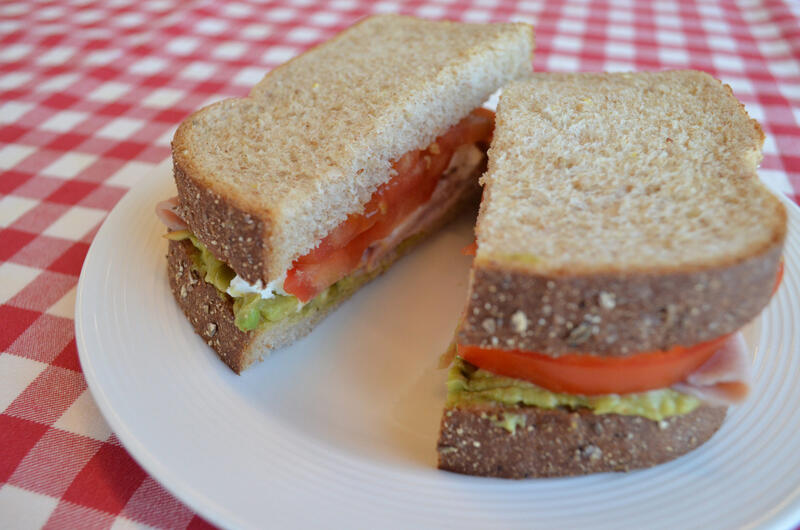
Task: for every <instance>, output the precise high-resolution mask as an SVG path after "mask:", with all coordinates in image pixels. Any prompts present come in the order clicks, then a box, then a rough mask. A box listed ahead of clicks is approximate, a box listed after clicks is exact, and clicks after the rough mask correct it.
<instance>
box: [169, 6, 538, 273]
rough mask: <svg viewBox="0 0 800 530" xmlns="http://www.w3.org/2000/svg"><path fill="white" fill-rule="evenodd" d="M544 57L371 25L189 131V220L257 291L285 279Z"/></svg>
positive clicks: (488, 32)
mask: <svg viewBox="0 0 800 530" xmlns="http://www.w3.org/2000/svg"><path fill="white" fill-rule="evenodd" d="M532 51H533V35H532V29H531V28H530V26H527V25H525V24H460V23H453V22H433V21H427V20H421V19H416V18H412V17H406V16H396V15H385V16H375V17H371V18H368V19H365V20H363V21H361V22H360V23H358V24H356V25H355V26H353V27H351V28H349V29H347V30H346V31H344V32H342V33H341V34H339V35H338V36H337V37H335V38H334V39H332V40H330V41H329V42H327V43H324V44H322V45H320V46H318V47H316V48H314V49H312V50H310V51H309V52H307V53H305V54H303V55H301V56H299V57H297V58H295V59H293V60H291V61H289V62H288V63H286V64H284V65H282V66H280V67H278V68H276V69H274V70H273V71H272V72H270V73H269V74H268V75H267V76H266V77H265V78H264V79H263V80H262V81H261V82H260V83H259V84H258V85H256V86H255V87H254V88H253V90H252V91H251V93H250V96H249V97H247V98H243V99H229V100H225V101H221V102H219V103H216V104H213V105H211V106H209V107H206V108H204V109H202V110H200V111H198V112H196V113H194V114H192V115H191V116H190V117H189V118H187V119H186V120H185V121H184V122H183V123H182V124H181V126H180V127H179V128H178V131H177V132H176V134H175V137H174V140H173V142H172V153H173V159H174V173H175V180H176V184H177V188H178V196H179V202H180V211H181V214H182V217H183V218H184V219H185V220H186V222H187V223H188V225H189V227H190V228H191V230H192V231H193V232H194V233H195V234H196V235H197V237H198V238H199V239H200V240H201V241H202V242H203V243H204V244H205V245H206V246H207V247H208V248H209V250H211V252H212V253H213V254H214V255H215V256H217V257H218V258H219V259H220V260H222V261H224V262H226V263H227V264H229V265H230V266H231V267H232V268H233V269H234V270H235V271H236V272H237V273H238V274H239V275H240V276H241V277H243V278H244V279H245V280H247V281H249V282H251V283H255V282H257V281H258V280H262V281H264V282H265V283H266V282H268V281H271V280H276V279H280V278H281V277H282V275H283V274H284V273H285V272H286V270H287V269H288V268H289V267H290V265H291V263H292V261H293V260H294V259H296V258H297V257H299V256H301V255H303V254H305V253H307V252H308V251H309V250H311V249H312V248H313V247H314V246H315V245H316V244H317V243H318V241H319V240H320V239H321V238H322V237H324V236H325V235H326V234H327V233H329V232H330V231H331V230H332V229H333V228H334V227H335V226H337V225H338V224H340V223H341V222H342V221H344V220H345V219H346V217H347V216H348V215H349V214H351V213H354V212H360V211H362V208H363V205H364V204H365V203H366V202H367V201H368V200H369V198H370V196H371V194H372V193H373V192H374V191H375V189H376V188H377V187H378V185H380V184H382V183H384V182H386V181H388V180H389V178H390V177H391V173H392V170H391V164H392V161H393V160H396V159H397V158H398V157H400V156H401V155H403V154H404V153H406V152H408V151H411V150H416V149H422V148H425V147H427V146H428V145H429V144H430V143H431V142H432V141H433V140H434V139H435V138H436V137H437V136H439V135H441V134H442V133H444V132H445V131H446V130H447V129H449V128H450V127H451V126H453V125H454V124H456V123H457V122H458V121H459V120H461V119H462V118H463V117H464V116H466V115H467V114H468V113H469V112H470V111H471V110H473V109H474V108H476V107H479V106H480V105H481V104H482V103H483V102H484V101H485V100H486V99H487V98H488V97H489V95H490V94H492V93H493V92H494V91H495V90H497V89H498V88H500V87H501V86H503V85H504V84H506V83H507V82H509V81H511V80H513V79H517V78H520V77H523V76H525V75H527V74H529V73H530V69H531V55H532Z"/></svg>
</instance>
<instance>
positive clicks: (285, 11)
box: [265, 7, 297, 22]
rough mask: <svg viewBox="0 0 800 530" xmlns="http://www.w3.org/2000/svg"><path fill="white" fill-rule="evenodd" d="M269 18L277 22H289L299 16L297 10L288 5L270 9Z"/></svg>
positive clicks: (267, 14)
mask: <svg viewBox="0 0 800 530" xmlns="http://www.w3.org/2000/svg"><path fill="white" fill-rule="evenodd" d="M265 15H266V18H267V20H272V21H275V22H288V21H290V20H292V19H293V18H294V17H296V16H297V11H295V10H294V9H289V8H288V7H278V8H272V9H269V10H268V11H267V12H266V13H265Z"/></svg>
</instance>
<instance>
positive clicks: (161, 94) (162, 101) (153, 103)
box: [142, 88, 186, 109]
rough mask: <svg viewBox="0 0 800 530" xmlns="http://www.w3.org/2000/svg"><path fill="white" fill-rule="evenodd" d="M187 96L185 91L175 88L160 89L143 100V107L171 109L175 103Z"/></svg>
mask: <svg viewBox="0 0 800 530" xmlns="http://www.w3.org/2000/svg"><path fill="white" fill-rule="evenodd" d="M185 96H186V92H185V91H183V90H176V89H174V88H158V89H156V90H153V91H152V92H151V93H150V94H149V95H148V96H147V97H146V98H144V99H143V100H142V105H144V106H145V107H157V108H160V109H166V108H171V107H172V106H173V105H175V103H177V102H178V101H180V100H181V99H183V98H184V97H185Z"/></svg>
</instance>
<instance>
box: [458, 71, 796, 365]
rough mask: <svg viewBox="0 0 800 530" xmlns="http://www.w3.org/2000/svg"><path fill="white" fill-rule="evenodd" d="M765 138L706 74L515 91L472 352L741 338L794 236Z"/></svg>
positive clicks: (485, 227) (521, 86)
mask: <svg viewBox="0 0 800 530" xmlns="http://www.w3.org/2000/svg"><path fill="white" fill-rule="evenodd" d="M763 139H764V135H763V133H762V131H761V128H760V127H759V125H758V123H757V122H755V121H754V120H752V119H750V118H749V117H748V116H747V114H746V113H745V111H744V108H743V106H742V105H741V104H740V103H739V102H738V101H737V100H736V98H735V97H734V96H733V95H732V93H731V90H730V88H729V87H727V86H725V85H722V84H721V83H720V82H719V81H717V80H715V79H713V78H712V77H710V76H709V75H708V74H705V73H701V72H696V71H671V72H658V73H636V74H537V75H534V76H533V77H532V78H531V79H530V80H527V81H520V82H517V83H514V84H512V85H511V86H509V87H508V88H507V89H506V90H505V91H504V93H503V95H502V97H501V100H500V104H499V107H498V112H497V125H496V131H495V136H494V140H493V143H492V147H491V149H490V151H489V157H490V160H489V169H488V172H487V173H486V175H485V176H484V177H483V182H484V185H485V188H484V198H483V201H482V203H481V210H480V214H479V218H478V222H477V227H476V232H477V241H478V251H477V256H476V258H475V262H474V267H473V274H472V281H471V294H470V300H469V304H468V308H467V311H466V319H465V322H464V325H463V327H462V329H461V331H460V333H459V341H460V342H461V343H463V344H476V345H481V346H488V347H499V348H507V349H522V350H529V351H537V352H541V353H545V354H549V355H554V356H557V355H560V354H563V353H566V352H575V351H582V352H586V353H592V354H597V355H620V356H625V355H631V354H634V353H637V352H641V351H652V350H664V349H667V348H669V347H672V346H675V345H683V346H691V345H694V344H697V343H699V342H703V341H706V340H710V339H713V338H716V337H719V336H721V335H724V334H727V333H731V332H733V331H735V330H737V329H739V328H741V327H742V326H743V325H744V324H745V323H746V322H748V321H749V320H751V319H752V318H753V317H755V316H756V315H757V314H758V313H759V312H760V311H761V309H762V308H763V307H764V306H765V305H766V303H767V301H768V300H769V297H770V294H771V289H772V286H773V283H774V281H775V274H776V271H777V267H778V262H779V260H780V256H781V249H782V245H783V241H784V238H785V236H786V212H785V211H784V208H783V206H782V205H781V203H780V201H779V200H778V199H777V198H776V197H774V196H773V195H772V194H771V193H770V192H769V191H768V190H767V189H766V187H765V186H764V185H763V184H762V183H761V182H760V181H759V179H758V176H757V174H756V167H757V164H758V162H759V161H760V159H761V153H760V148H761V144H762V142H763Z"/></svg>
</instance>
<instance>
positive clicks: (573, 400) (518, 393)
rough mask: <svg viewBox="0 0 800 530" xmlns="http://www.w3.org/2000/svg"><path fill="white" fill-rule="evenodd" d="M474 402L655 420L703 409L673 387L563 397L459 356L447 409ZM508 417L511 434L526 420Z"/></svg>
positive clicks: (450, 378)
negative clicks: (575, 410) (483, 367)
mask: <svg viewBox="0 0 800 530" xmlns="http://www.w3.org/2000/svg"><path fill="white" fill-rule="evenodd" d="M471 403H501V404H504V405H511V406H514V405H520V404H521V405H529V406H535V407H541V408H546V409H553V408H557V407H566V408H571V409H575V408H579V407H584V408H588V409H592V411H593V412H594V413H595V414H610V413H614V414H622V415H626V416H642V417H644V418H648V419H651V420H655V421H661V420H663V419H664V418H668V417H670V416H679V415H682V414H688V413H690V412H692V411H693V410H694V409H696V408H697V407H698V406H700V400H699V399H697V398H695V397H693V396H689V395H687V394H682V393H680V392H676V391H675V390H672V389H669V388H664V389H659V390H650V391H648V392H639V393H635V394H623V395H620V394H606V395H601V396H582V395H578V394H560V393H556V392H551V391H549V390H546V389H544V388H542V387H540V386H537V385H534V384H533V383H529V382H527V381H522V380H520V379H514V378H511V377H504V376H500V375H495V374H493V373H491V372H487V371H485V370H481V369H480V368H478V367H476V366H474V365H472V364H470V363H468V362H466V361H465V360H463V359H461V358H460V357H456V358H455V360H454V361H453V364H452V366H451V367H450V372H449V374H448V377H447V406H448V407H454V406H457V405H463V404H471ZM505 416H506V418H505V420H504V424H503V425H501V426H503V427H505V428H506V429H507V430H509V431H510V432H514V429H516V427H517V425H519V424H520V422H521V421H522V420H523V419H524V418H515V417H513V415H505ZM508 416H511V417H510V418H509V417H508ZM506 424H507V425H506ZM522 424H524V422H523V423H522Z"/></svg>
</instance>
